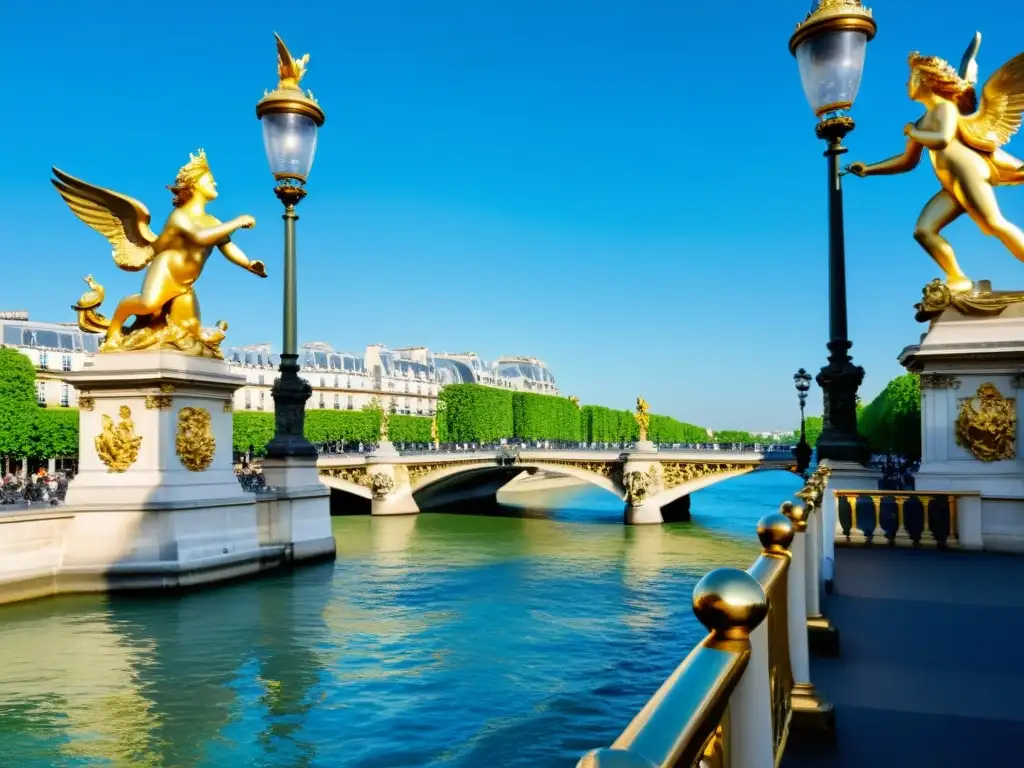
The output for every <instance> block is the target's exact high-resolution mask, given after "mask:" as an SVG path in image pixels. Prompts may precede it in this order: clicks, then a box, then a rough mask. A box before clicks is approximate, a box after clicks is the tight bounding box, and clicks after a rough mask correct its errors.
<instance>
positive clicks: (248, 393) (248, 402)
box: [245, 387, 252, 411]
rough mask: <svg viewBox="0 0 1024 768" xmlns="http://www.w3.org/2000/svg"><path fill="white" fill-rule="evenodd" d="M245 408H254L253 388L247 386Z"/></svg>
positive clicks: (248, 409)
mask: <svg viewBox="0 0 1024 768" xmlns="http://www.w3.org/2000/svg"><path fill="white" fill-rule="evenodd" d="M245 410H247V411H251V410H252V390H251V389H249V388H248V387H246V390H245Z"/></svg>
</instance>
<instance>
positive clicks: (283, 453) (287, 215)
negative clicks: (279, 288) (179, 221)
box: [267, 181, 316, 459]
mask: <svg viewBox="0 0 1024 768" xmlns="http://www.w3.org/2000/svg"><path fill="white" fill-rule="evenodd" d="M274 194H276V195H277V197H278V199H279V200H280V201H281V202H282V203H283V204H284V215H283V216H282V217H281V218H283V219H284V342H283V344H282V346H281V367H280V371H281V375H280V376H279V377H278V378H277V380H276V381H275V382H274V386H273V389H271V396H272V397H273V398H274V438H273V439H272V440H271V441H270V442H269V443H268V444H267V457H268V458H272V459H284V458H289V457H296V456H316V448H315V447H314V446H313V444H312V443H311V442H309V440H307V439H306V435H305V429H304V427H305V423H306V401H307V400H309V398H310V396H311V395H312V394H313V387H311V386H310V384H309V382H308V381H306V380H305V379H303V378H302V377H301V376H299V354H298V332H297V328H298V280H297V276H296V267H295V222H296V221H298V220H299V217H298V215H297V214H296V213H295V206H296V205H297V204H298V203H299V201H300V200H302V198H303V197H305V196H306V190H304V189H303V188H302V187H301V186H299V185H298V184H296V183H294V182H290V181H289V182H282V183H280V184H278V185H277V187H276V188H275V189H274Z"/></svg>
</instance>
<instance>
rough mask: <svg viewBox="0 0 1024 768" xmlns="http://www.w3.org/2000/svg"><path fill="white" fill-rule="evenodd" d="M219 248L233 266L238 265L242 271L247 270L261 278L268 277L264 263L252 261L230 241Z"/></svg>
mask: <svg viewBox="0 0 1024 768" xmlns="http://www.w3.org/2000/svg"><path fill="white" fill-rule="evenodd" d="M217 247H218V248H219V249H220V252H221V253H223V254H224V257H225V258H226V259H227V260H228V261H230V262H231V263H232V264H237V265H238V266H240V267H241V268H242V269H247V270H248V271H250V272H252V273H253V274H256V275H259V276H260V277H266V276H267V270H266V268H265V267H264V266H263V262H262V261H250V260H249V257H248V256H246V255H245V254H244V253H243V252H242V249H241V248H239V247H238V246H237V245H235V244H234V243H233V242H231V241H230V240H228V241H227V242H226V243H221V244H220V245H219V246H217Z"/></svg>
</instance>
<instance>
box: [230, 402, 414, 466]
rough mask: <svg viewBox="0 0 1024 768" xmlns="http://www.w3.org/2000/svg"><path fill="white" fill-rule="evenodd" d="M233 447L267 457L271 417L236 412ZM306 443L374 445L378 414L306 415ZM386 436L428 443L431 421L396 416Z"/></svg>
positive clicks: (319, 411)
mask: <svg viewBox="0 0 1024 768" xmlns="http://www.w3.org/2000/svg"><path fill="white" fill-rule="evenodd" d="M233 433H234V434H233V439H232V443H233V447H234V449H235V450H236V451H238V452H240V453H244V452H246V451H248V450H249V446H252V447H253V449H254V451H255V453H256V455H257V456H263V455H264V454H265V453H266V449H267V443H269V442H270V441H271V439H272V438H273V437H274V414H273V413H268V412H264V411H237V412H236V413H235V414H234V420H233ZM305 433H306V439H307V440H309V441H310V442H312V443H334V442H340V441H342V440H344V441H345V442H348V443H358V442H363V443H376V442H377V440H378V439H379V438H380V411H376V410H365V411H332V410H327V409H319V408H318V409H314V410H309V411H306V426H305ZM388 433H389V437H390V439H391V440H392V442H396V443H429V442H430V419H429V418H427V417H425V416H405V415H399V414H395V415H393V416H391V418H390V420H389V421H388Z"/></svg>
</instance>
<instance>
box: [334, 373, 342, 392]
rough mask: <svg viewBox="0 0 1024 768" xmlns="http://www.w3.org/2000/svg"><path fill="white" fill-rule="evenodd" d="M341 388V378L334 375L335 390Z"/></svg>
mask: <svg viewBox="0 0 1024 768" xmlns="http://www.w3.org/2000/svg"><path fill="white" fill-rule="evenodd" d="M340 387H341V376H339V375H338V374H334V388H335V389H339V388H340Z"/></svg>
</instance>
